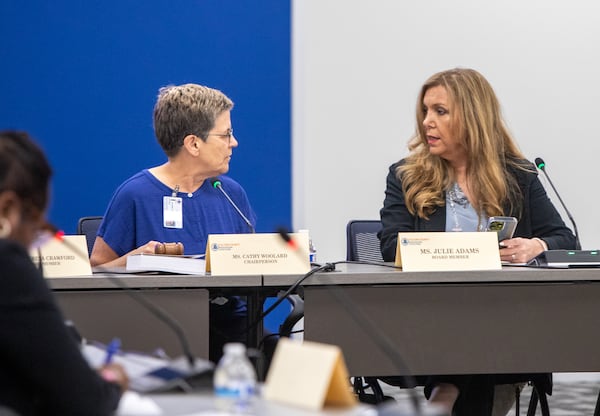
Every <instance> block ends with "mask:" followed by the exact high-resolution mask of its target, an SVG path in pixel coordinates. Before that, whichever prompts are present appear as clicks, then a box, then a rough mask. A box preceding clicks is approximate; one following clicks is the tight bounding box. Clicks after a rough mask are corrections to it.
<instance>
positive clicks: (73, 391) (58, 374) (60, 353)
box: [0, 239, 121, 416]
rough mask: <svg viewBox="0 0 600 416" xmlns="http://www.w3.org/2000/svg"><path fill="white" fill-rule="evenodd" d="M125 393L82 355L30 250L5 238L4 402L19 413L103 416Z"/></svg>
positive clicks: (0, 381) (1, 278) (0, 315)
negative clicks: (35, 264) (107, 379)
mask: <svg viewBox="0 0 600 416" xmlns="http://www.w3.org/2000/svg"><path fill="white" fill-rule="evenodd" d="M120 396H121V391H120V387H119V386H118V385H116V384H114V383H108V382H106V381H104V380H103V379H102V378H101V377H100V376H99V375H98V374H97V373H96V371H94V370H92V369H91V368H90V366H89V365H88V364H87V362H86V361H85V359H84V358H83V356H82V355H81V353H80V351H79V348H78V346H77V344H76V343H75V340H74V338H73V337H72V336H71V335H70V334H69V332H68V331H67V328H66V326H65V324H64V319H63V317H62V314H61V313H60V311H59V309H58V307H57V305H56V303H55V302H54V299H53V297H52V293H51V292H50V290H49V288H48V286H47V285H46V282H45V280H44V278H43V277H42V276H41V274H40V273H39V272H38V270H37V269H36V268H35V266H34V265H33V263H32V262H31V259H30V258H29V254H28V253H27V252H26V251H25V249H24V248H23V247H21V246H20V245H18V244H16V243H14V242H11V241H8V240H5V239H0V406H5V407H8V408H11V409H13V410H15V411H16V412H17V413H18V414H19V415H20V416H29V415H63V416H64V415H93V416H104V415H110V414H112V413H113V411H114V410H115V409H116V407H117V405H118V403H119V398H120Z"/></svg>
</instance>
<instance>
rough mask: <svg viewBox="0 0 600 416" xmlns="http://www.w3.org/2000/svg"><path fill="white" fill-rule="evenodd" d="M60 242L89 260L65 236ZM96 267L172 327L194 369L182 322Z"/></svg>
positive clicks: (102, 269)
mask: <svg viewBox="0 0 600 416" xmlns="http://www.w3.org/2000/svg"><path fill="white" fill-rule="evenodd" d="M60 242H61V243H62V244H64V245H65V246H66V247H67V248H68V249H69V250H71V252H73V253H74V254H76V255H77V256H78V257H80V258H84V259H85V260H86V261H89V258H88V254H87V253H84V252H83V251H82V250H80V249H79V247H77V246H75V245H74V244H72V243H71V242H70V241H68V240H65V239H64V238H60ZM95 269H96V271H99V272H101V273H104V274H105V277H106V278H107V279H108V280H109V281H110V282H111V283H113V284H114V285H115V286H118V287H120V288H121V289H123V290H124V291H125V293H127V295H129V296H130V297H131V298H132V299H134V300H135V301H136V302H138V303H139V304H141V305H142V306H143V307H144V308H146V310H148V311H149V312H150V313H151V314H152V315H154V317H156V318H158V319H159V320H160V321H162V322H163V323H164V324H165V325H167V326H168V327H169V329H171V330H172V331H173V332H174V333H175V335H176V336H177V339H178V340H179V343H180V345H181V349H182V350H183V354H184V355H185V357H186V359H187V361H188V364H189V366H190V369H194V367H195V361H196V359H195V355H194V354H193V353H192V351H191V348H190V345H189V342H188V340H187V337H186V336H185V332H184V331H183V328H182V326H181V324H180V323H179V322H178V321H177V320H176V319H175V318H173V317H171V316H170V315H169V314H168V313H167V312H166V311H165V310H164V309H162V308H161V307H160V306H158V305H155V304H153V303H152V302H150V301H149V300H148V299H146V297H145V296H143V295H142V294H141V293H138V292H136V291H135V290H133V289H132V288H130V287H129V286H127V284H126V283H124V282H123V281H122V280H121V279H118V278H116V277H115V276H114V275H115V274H117V273H115V272H113V271H111V270H109V269H107V268H105V267H102V266H96V267H95Z"/></svg>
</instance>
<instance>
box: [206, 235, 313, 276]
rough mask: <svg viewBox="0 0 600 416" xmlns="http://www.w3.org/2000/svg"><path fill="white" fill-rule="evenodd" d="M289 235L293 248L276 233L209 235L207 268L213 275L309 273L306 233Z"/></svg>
mask: <svg viewBox="0 0 600 416" xmlns="http://www.w3.org/2000/svg"><path fill="white" fill-rule="evenodd" d="M290 237H291V238H292V240H293V241H294V243H295V244H294V247H292V246H291V245H290V244H288V243H287V242H286V241H285V240H284V239H283V238H282V237H281V236H280V235H279V234H276V233H258V234H211V235H209V236H208V242H207V246H206V271H207V272H210V274H211V275H212V276H225V275H238V276H239V275H261V274H305V273H308V272H309V271H310V262H309V257H308V234H307V233H294V234H290Z"/></svg>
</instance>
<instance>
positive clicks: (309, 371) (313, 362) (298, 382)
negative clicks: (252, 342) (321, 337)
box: [263, 338, 356, 411]
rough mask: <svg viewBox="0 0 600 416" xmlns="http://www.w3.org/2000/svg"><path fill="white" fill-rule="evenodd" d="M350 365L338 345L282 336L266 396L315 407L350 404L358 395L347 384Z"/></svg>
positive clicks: (269, 375) (308, 407)
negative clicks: (347, 365)
mask: <svg viewBox="0 0 600 416" xmlns="http://www.w3.org/2000/svg"><path fill="white" fill-rule="evenodd" d="M348 379H349V376H348V369H347V368H346V364H345V362H344V357H343V355H342V351H341V350H340V348H339V347H337V346H334V345H328V344H321V343H317V342H310V341H304V342H298V341H293V340H290V339H288V338H281V339H280V340H279V341H278V342H277V348H276V350H275V354H274V355H273V361H272V362H271V367H270V369H269V373H268V374H267V379H266V381H265V386H264V390H263V397H264V398H265V399H266V400H271V401H275V402H280V403H284V404H287V405H291V406H296V407H303V408H307V409H310V410H313V411H316V410H320V409H322V408H323V407H324V406H337V407H349V406H353V405H355V404H356V398H355V396H354V395H353V394H352V392H351V389H350V387H349V385H348Z"/></svg>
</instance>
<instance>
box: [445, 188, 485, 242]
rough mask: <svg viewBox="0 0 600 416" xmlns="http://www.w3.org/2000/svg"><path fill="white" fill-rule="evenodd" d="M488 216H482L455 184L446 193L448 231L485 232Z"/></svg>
mask: <svg viewBox="0 0 600 416" xmlns="http://www.w3.org/2000/svg"><path fill="white" fill-rule="evenodd" d="M486 222H487V216H486V215H485V214H482V215H481V218H480V216H479V215H478V214H477V211H475V208H473V206H472V205H471V203H470V202H469V200H468V199H467V197H466V195H465V194H464V192H463V191H462V189H460V186H458V184H457V183H456V182H455V183H454V184H453V185H452V187H451V188H450V189H449V190H448V191H447V192H446V231H447V232H448V231H470V232H472V231H485V227H486Z"/></svg>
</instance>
